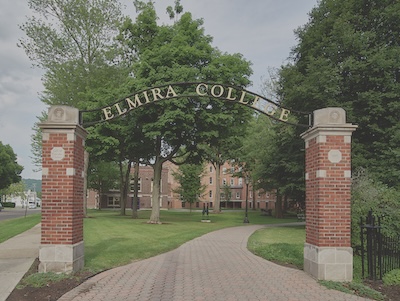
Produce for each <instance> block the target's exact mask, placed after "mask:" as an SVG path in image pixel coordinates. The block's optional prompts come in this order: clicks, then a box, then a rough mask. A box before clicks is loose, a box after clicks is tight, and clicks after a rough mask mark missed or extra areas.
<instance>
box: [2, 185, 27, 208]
mask: <svg viewBox="0 0 400 301" xmlns="http://www.w3.org/2000/svg"><path fill="white" fill-rule="evenodd" d="M25 190H26V187H25V184H24V182H22V181H21V182H17V183H12V184H11V185H9V186H8V187H7V188H4V189H2V190H0V196H3V201H4V202H6V201H7V196H10V197H20V198H21V200H25V199H26V195H25ZM0 200H1V198H0ZM27 206H28V204H27ZM22 207H23V206H22Z"/></svg>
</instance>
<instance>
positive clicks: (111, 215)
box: [84, 210, 297, 271]
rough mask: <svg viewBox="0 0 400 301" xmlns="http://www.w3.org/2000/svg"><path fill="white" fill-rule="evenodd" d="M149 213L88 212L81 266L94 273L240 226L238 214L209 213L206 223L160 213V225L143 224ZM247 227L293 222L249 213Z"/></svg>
mask: <svg viewBox="0 0 400 301" xmlns="http://www.w3.org/2000/svg"><path fill="white" fill-rule="evenodd" d="M150 213H151V212H150V211H139V219H132V218H130V216H119V215H118V212H117V211H105V210H104V211H89V218H86V219H85V221H84V242H85V266H86V268H88V269H90V270H93V271H98V270H103V269H107V268H111V267H115V266H119V265H124V264H127V263H129V262H132V261H134V260H138V259H143V258H148V257H152V256H155V255H157V254H161V253H164V252H167V251H169V250H173V249H175V248H177V247H178V246H180V245H181V244H183V243H185V242H186V241H189V240H191V239H193V238H196V237H199V236H201V235H203V234H206V233H208V232H211V231H214V230H218V229H222V228H226V227H233V226H243V225H244V224H243V219H244V215H243V212H240V211H232V212H223V213H222V214H210V215H209V218H210V220H211V222H210V223H202V222H201V218H202V215H201V212H198V211H194V212H192V213H190V212H178V211H161V221H162V223H163V224H162V225H153V224H147V221H148V220H149V217H150ZM249 220H250V223H251V224H274V223H287V222H294V221H297V220H296V219H275V218H272V217H269V216H262V215H261V214H260V212H259V211H256V212H254V211H250V212H249Z"/></svg>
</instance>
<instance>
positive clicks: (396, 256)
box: [360, 211, 400, 280]
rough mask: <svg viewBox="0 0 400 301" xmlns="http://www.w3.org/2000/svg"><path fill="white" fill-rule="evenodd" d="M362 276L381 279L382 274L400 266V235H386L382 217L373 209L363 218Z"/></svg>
mask: <svg viewBox="0 0 400 301" xmlns="http://www.w3.org/2000/svg"><path fill="white" fill-rule="evenodd" d="M360 225H361V258H362V276H363V278H365V277H366V274H367V273H368V275H367V277H368V278H369V279H371V280H381V279H382V276H383V275H384V274H385V273H387V272H389V271H391V270H394V269H398V268H400V236H397V237H386V236H384V235H383V234H382V233H381V218H380V217H375V216H374V215H373V214H372V211H369V212H368V216H367V217H366V218H365V222H364V219H363V218H361V223H360Z"/></svg>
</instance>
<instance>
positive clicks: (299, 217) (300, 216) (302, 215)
mask: <svg viewBox="0 0 400 301" xmlns="http://www.w3.org/2000/svg"><path fill="white" fill-rule="evenodd" d="M297 220H298V221H302V222H304V221H305V220H306V214H305V213H297Z"/></svg>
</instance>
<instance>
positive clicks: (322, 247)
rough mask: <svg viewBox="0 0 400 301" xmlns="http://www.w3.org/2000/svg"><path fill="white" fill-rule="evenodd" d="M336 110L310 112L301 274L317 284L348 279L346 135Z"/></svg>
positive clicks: (350, 267) (348, 131)
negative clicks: (309, 276)
mask: <svg viewBox="0 0 400 301" xmlns="http://www.w3.org/2000/svg"><path fill="white" fill-rule="evenodd" d="M356 127H357V126H355V125H352V124H349V123H346V112H345V111H344V110H343V109H341V108H326V109H321V110H316V111H314V125H313V127H312V128H311V129H309V130H308V131H306V132H305V133H303V134H302V138H303V139H304V140H305V145H306V146H305V148H306V174H305V177H306V243H305V245H304V271H305V272H307V273H309V274H311V275H312V276H313V277H315V278H317V279H320V280H334V281H351V280H352V279H353V250H352V248H351V206H350V205H351V203H350V198H351V135H352V132H353V131H354V130H355V129H356Z"/></svg>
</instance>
